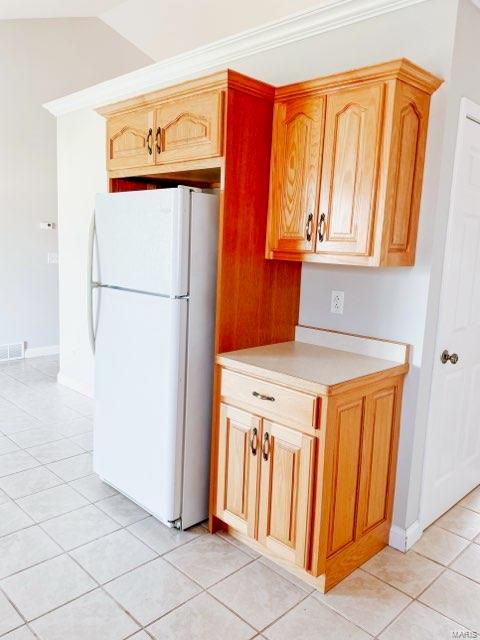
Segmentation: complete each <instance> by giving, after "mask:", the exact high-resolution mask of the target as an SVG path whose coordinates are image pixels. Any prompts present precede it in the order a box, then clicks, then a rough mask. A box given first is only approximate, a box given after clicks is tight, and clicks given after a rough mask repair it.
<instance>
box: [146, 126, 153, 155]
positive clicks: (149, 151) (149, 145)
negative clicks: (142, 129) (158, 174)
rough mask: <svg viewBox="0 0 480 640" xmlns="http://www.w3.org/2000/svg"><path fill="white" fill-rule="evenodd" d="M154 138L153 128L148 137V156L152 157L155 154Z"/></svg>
mask: <svg viewBox="0 0 480 640" xmlns="http://www.w3.org/2000/svg"><path fill="white" fill-rule="evenodd" d="M152 137H153V130H152V128H150V129H149V130H148V135H147V148H148V155H150V156H151V155H152V153H153V147H152Z"/></svg>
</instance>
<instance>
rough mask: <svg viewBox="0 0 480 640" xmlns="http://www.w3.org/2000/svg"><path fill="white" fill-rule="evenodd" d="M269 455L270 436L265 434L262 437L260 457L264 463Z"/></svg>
mask: <svg viewBox="0 0 480 640" xmlns="http://www.w3.org/2000/svg"><path fill="white" fill-rule="evenodd" d="M269 453H270V436H269V435H268V433H266V434H265V435H264V436H263V447H262V455H263V459H264V460H265V462H266V461H267V460H268V454H269Z"/></svg>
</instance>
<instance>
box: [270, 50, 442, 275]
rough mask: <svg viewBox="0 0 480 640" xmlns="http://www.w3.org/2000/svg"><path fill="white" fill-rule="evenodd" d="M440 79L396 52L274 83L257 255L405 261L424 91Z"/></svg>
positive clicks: (416, 188) (416, 189)
mask: <svg viewBox="0 0 480 640" xmlns="http://www.w3.org/2000/svg"><path fill="white" fill-rule="evenodd" d="M440 84H441V81H440V80H439V79H438V78H436V77H435V76H433V75H432V74H430V73H428V72H427V71H424V70H423V69H421V68H420V67H417V66H416V65H414V64H412V63H411V62H409V61H408V60H405V59H401V60H394V61H393V62H388V63H385V64H380V65H375V66H373V67H366V68H364V69H356V70H354V71H351V72H346V73H341V74H336V75H334V76H328V77H325V78H318V79H316V80H312V81H309V82H304V83H300V84H296V85H289V86H287V87H282V88H280V89H277V91H276V98H275V103H276V104H275V116H274V125H273V132H274V134H273V142H272V168H271V182H270V201H269V218H268V232H267V249H266V255H267V258H279V259H287V260H305V261H310V262H320V263H331V264H352V265H363V266H407V265H412V264H414V261H415V245H416V238H417V228H418V216H419V211H420V197H421V190H422V179H423V164H424V160H425V144H426V135H427V127H428V114H429V105H430V96H431V94H432V93H433V92H434V91H435V90H436V89H437V88H438V87H439V86H440ZM322 101H324V102H325V105H326V106H325V109H323V107H319V105H320V104H323V102H322ZM323 111H324V112H325V115H324V116H323ZM313 122H316V123H317V122H318V123H319V124H317V126H313ZM313 132H315V134H314V133H313ZM318 135H320V138H318ZM302 136H303V138H302ZM319 150H321V151H322V154H321V160H320V159H319V156H318V151H319ZM314 156H315V160H314V159H313V158H314ZM318 184H319V185H320V186H319V189H318V197H317V196H314V197H312V194H313V193H315V192H316V186H317V185H318ZM312 201H313V202H315V205H314V206H313V207H311V202H312ZM311 209H312V210H313V211H312V213H313V216H312V226H313V231H314V234H312V236H311V239H310V241H307V239H306V230H308V215H309V214H310V213H311Z"/></svg>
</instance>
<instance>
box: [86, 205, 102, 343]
mask: <svg viewBox="0 0 480 640" xmlns="http://www.w3.org/2000/svg"><path fill="white" fill-rule="evenodd" d="M94 246H95V210H94V211H93V215H92V219H91V221H90V230H89V233H88V249H87V324H88V339H89V341H90V347H91V349H92V353H95V321H94V318H93V290H94V289H96V288H97V287H98V286H99V284H98V283H97V282H94V280H93V250H94Z"/></svg>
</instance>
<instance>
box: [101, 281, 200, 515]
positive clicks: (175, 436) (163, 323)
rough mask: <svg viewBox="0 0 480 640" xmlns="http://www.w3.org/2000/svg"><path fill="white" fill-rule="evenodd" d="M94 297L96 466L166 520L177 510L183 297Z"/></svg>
mask: <svg viewBox="0 0 480 640" xmlns="http://www.w3.org/2000/svg"><path fill="white" fill-rule="evenodd" d="M98 296H99V301H98V304H99V323H98V329H97V348H96V354H95V400H96V403H95V405H96V406H95V428H94V469H95V471H96V472H97V473H98V474H99V476H100V477H101V478H103V479H104V480H105V481H106V482H108V483H109V484H111V485H112V486H114V487H115V488H117V489H118V490H119V491H121V492H122V493H124V494H125V495H126V496H128V497H130V498H131V499H132V500H134V501H135V502H136V503H138V504H139V505H141V506H142V507H143V508H144V509H146V510H147V511H148V512H150V513H152V514H153V515H155V516H156V517H157V518H159V519H160V520H161V521H162V522H164V523H168V522H169V521H172V520H175V519H177V518H178V517H180V515H181V492H182V448H183V420H184V395H185V393H184V390H185V361H186V334H187V331H186V326H187V316H188V301H187V300H173V299H168V298H162V297H159V296H151V295H145V294H141V293H132V292H130V291H122V290H119V289H109V288H101V289H99V290H98Z"/></svg>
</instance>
